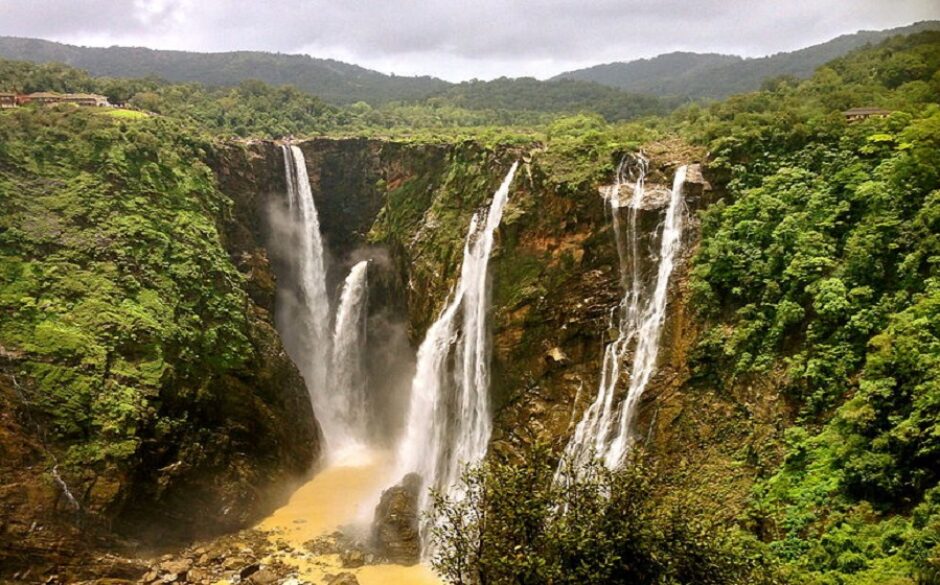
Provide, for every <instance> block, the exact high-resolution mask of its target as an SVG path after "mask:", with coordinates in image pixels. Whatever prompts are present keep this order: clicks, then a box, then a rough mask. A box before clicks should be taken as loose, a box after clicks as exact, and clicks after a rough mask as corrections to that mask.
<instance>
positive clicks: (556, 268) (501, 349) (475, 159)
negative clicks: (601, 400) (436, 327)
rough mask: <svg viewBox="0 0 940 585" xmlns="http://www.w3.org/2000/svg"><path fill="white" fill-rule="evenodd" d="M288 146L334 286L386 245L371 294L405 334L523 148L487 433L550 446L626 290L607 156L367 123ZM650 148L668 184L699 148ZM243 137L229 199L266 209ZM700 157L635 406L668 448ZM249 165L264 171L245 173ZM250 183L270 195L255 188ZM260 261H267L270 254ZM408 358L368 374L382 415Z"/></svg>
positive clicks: (257, 157) (454, 267) (267, 152)
mask: <svg viewBox="0 0 940 585" xmlns="http://www.w3.org/2000/svg"><path fill="white" fill-rule="evenodd" d="M300 146H301V148H302V150H303V151H304V153H305V156H306V159H307V167H308V171H309V174H310V180H311V185H312V188H313V194H314V198H315V200H316V204H317V209H318V212H319V216H320V223H321V230H322V232H323V234H324V239H325V241H326V246H327V248H328V251H329V255H330V270H329V280H330V283H331V286H330V288H331V289H332V288H335V286H337V285H338V283H339V282H340V281H341V280H342V278H343V276H344V275H345V273H346V271H347V269H348V268H349V266H350V265H351V264H352V263H353V262H355V261H357V260H358V259H360V258H361V257H362V256H363V254H366V255H373V256H378V257H381V258H383V261H382V262H380V263H379V265H378V266H377V269H376V270H375V271H373V272H370V281H371V282H370V287H372V288H373V289H372V291H371V293H370V294H373V295H374V297H373V299H372V301H373V302H371V305H372V307H371V310H372V311H373V312H374V313H384V314H385V315H386V316H390V317H391V318H392V319H393V320H400V321H404V322H405V323H406V324H407V327H408V337H409V338H410V342H411V346H412V348H414V347H416V346H417V345H418V344H419V343H420V341H421V339H422V338H423V336H424V332H425V330H426V329H427V327H428V326H429V325H430V324H431V323H432V322H433V321H434V319H435V318H436V316H437V314H438V312H439V311H440V309H441V307H442V306H443V304H444V302H445V300H446V298H447V294H448V292H449V290H450V288H451V287H452V286H453V284H454V282H455V281H456V279H457V276H458V274H457V271H458V270H459V266H460V260H461V253H462V248H463V243H464V238H465V236H466V230H467V226H468V224H469V222H470V217H471V215H472V214H473V213H474V212H475V211H477V210H478V209H480V208H481V207H483V206H485V205H486V204H487V203H488V201H489V198H490V196H491V195H492V192H493V191H494V190H495V188H496V186H497V185H498V184H499V182H500V181H501V179H502V177H503V174H504V173H505V172H506V171H507V170H508V167H509V166H510V164H511V163H512V162H513V161H514V160H521V161H522V163H523V165H522V167H521V168H520V171H519V173H518V174H517V177H516V180H515V182H514V184H513V186H512V189H511V192H510V199H509V203H508V204H507V207H506V210H505V214H504V219H503V222H502V225H501V227H500V228H499V232H498V245H497V249H496V250H495V252H494V255H493V259H492V262H491V271H492V278H491V281H492V295H493V309H492V324H493V377H492V394H493V396H492V400H493V405H494V410H495V413H494V414H495V419H496V424H495V434H494V443H493V445H494V448H495V449H497V450H500V451H502V452H512V451H517V450H519V449H522V448H524V447H525V445H527V444H530V443H532V442H534V441H536V440H539V441H547V442H550V443H553V444H555V445H556V446H558V447H559V448H560V447H562V446H563V445H564V443H565V441H566V440H567V437H568V435H569V434H570V431H571V429H572V426H573V424H574V423H575V422H576V421H577V420H578V418H579V417H580V415H581V412H582V411H583V409H584V408H585V407H586V405H587V404H589V403H590V401H591V400H592V399H593V396H594V392H595V391H596V388H597V385H598V382H599V375H600V364H601V360H602V354H603V347H604V343H605V340H606V337H607V335H608V331H607V329H608V319H609V315H610V311H611V309H612V308H614V307H615V306H616V305H617V304H618V303H619V301H620V298H621V296H622V292H621V288H620V283H619V264H618V256H617V252H616V248H615V245H614V237H613V234H612V231H611V227H610V219H609V213H610V212H609V210H608V209H607V206H606V204H605V202H604V199H603V198H602V197H601V196H600V194H599V192H598V187H599V186H600V185H602V184H604V183H605V182H609V180H610V177H611V175H612V173H613V170H614V167H615V166H616V162H617V161H616V160H610V161H607V160H605V161H594V163H593V165H594V166H595V167H596V169H595V170H594V171H593V173H588V174H587V178H585V179H584V180H582V181H580V182H578V183H572V182H571V181H569V180H567V179H566V178H563V177H560V175H561V174H560V173H559V172H558V169H557V168H556V167H557V166H558V165H559V164H560V163H559V161H558V159H557V157H555V156H553V153H550V152H546V151H543V150H541V149H539V148H502V149H489V148H484V147H482V146H480V145H479V144H476V143H469V142H468V143H462V144H453V145H437V144H413V143H396V142H388V141H379V140H366V139H348V140H332V139H317V140H310V141H306V142H303V143H301V144H300ZM646 151H647V154H649V156H650V157H651V170H650V176H649V179H648V182H649V188H650V190H655V189H660V190H665V189H668V188H669V187H670V186H671V181H672V174H673V173H674V172H675V169H676V168H677V167H678V166H679V165H680V164H689V163H691V164H695V163H700V162H702V157H703V155H702V153H700V152H696V151H694V150H690V149H688V148H687V147H685V146H683V145H681V144H672V143H671V144H651V145H647V147H646ZM245 152H250V153H252V154H251V157H253V160H254V161H255V164H254V165H253V166H252V168H253V170H252V171H251V173H253V175H254V176H253V178H251V179H247V180H246V177H245V176H244V174H240V171H237V170H233V171H225V172H224V173H222V174H221V177H222V181H223V185H224V184H225V183H226V182H231V183H232V184H233V188H237V187H235V186H237V185H252V187H251V189H248V190H245V191H246V197H248V198H238V197H236V198H235V200H236V207H239V206H240V205H244V206H246V208H245V210H244V211H243V212H241V213H239V214H238V215H246V214H247V210H248V208H253V209H255V211H256V212H257V213H258V214H259V217H261V218H264V217H265V216H266V215H265V213H266V212H265V209H266V208H268V207H270V205H271V204H272V201H276V200H277V198H278V197H281V196H282V195H281V193H282V192H283V187H282V186H281V185H282V179H281V178H280V176H281V174H282V170H280V169H282V166H280V165H281V163H279V161H278V156H279V154H278V147H277V145H275V144H273V143H268V142H258V143H254V144H252V145H249V146H247V147H245ZM700 168H701V167H700V166H697V167H695V172H693V173H691V175H690V182H689V183H688V184H687V186H686V193H687V204H688V207H689V209H690V221H689V227H688V229H687V230H686V232H685V244H684V247H683V255H682V257H681V258H680V259H679V260H680V261H679V265H678V267H677V269H676V271H675V273H674V274H673V278H672V284H671V286H670V291H671V293H670V301H669V310H668V312H667V315H668V319H667V323H666V325H665V331H664V339H663V343H662V345H663V349H662V352H661V355H660V360H659V363H660V367H659V368H658V370H657V374H656V377H655V379H654V380H653V381H652V383H651V384H650V389H649V391H648V392H647V394H646V400H645V401H644V404H643V408H642V412H641V419H640V424H641V426H642V427H643V429H644V430H643V432H644V433H650V434H651V436H655V437H656V438H657V441H658V442H659V443H660V444H661V445H662V446H663V449H664V450H665V451H669V450H671V449H673V443H675V442H676V441H678V442H680V443H683V444H685V441H686V439H687V437H686V438H682V439H681V440H680V439H679V433H680V431H679V430H678V429H676V428H673V427H670V425H668V424H665V425H664V424H663V422H662V421H663V417H665V416H667V415H666V414H660V413H673V414H672V416H673V419H674V417H675V416H679V415H678V414H677V413H678V412H683V409H684V407H685V400H686V397H685V395H684V394H683V393H682V392H680V391H679V389H680V388H683V387H685V385H686V384H687V382H688V378H689V375H688V372H687V371H686V370H687V367H686V363H687V361H688V357H689V356H688V351H689V347H691V345H692V342H693V340H694V338H695V335H696V330H695V325H694V315H692V314H691V312H690V310H689V308H688V307H687V305H686V297H687V294H686V291H685V287H684V282H685V269H686V264H687V263H686V260H687V258H688V256H689V255H690V254H691V253H692V251H693V249H694V245H695V242H696V239H697V222H696V219H695V211H696V210H697V209H699V208H701V207H702V206H703V205H705V204H706V203H707V202H708V201H709V198H710V197H711V196H712V195H711V192H710V191H706V188H707V181H705V179H704V178H703V177H701V172H700ZM272 169H273V173H274V174H273V175H271V173H272ZM226 173H230V174H228V175H227V174H226ZM226 177H230V178H229V179H227V178H226ZM259 181H260V182H261V183H265V182H268V184H267V186H266V187H260V188H258V187H255V185H258V184H259ZM227 191H231V189H229V190H227ZM251 193H254V194H257V193H266V194H267V195H264V196H263V197H261V198H260V199H259V198H258V197H257V195H255V196H254V197H255V198H254V199H251ZM242 199H244V201H243V202H241V203H240V201H242ZM662 213H663V210H662V209H659V208H655V206H654V208H651V209H649V210H647V211H644V212H643V213H642V214H641V218H640V221H641V224H642V228H643V229H646V230H648V231H649V232H653V231H655V229H656V226H657V225H658V224H659V223H660V222H661V221H662ZM265 230H266V228H265V227H264V225H262V224H256V225H254V226H251V227H250V229H249V230H248V231H252V232H253V234H254V235H253V236H252V242H253V244H252V246H254V248H253V249H254V250H255V252H253V253H249V254H244V253H243V256H244V257H246V258H258V257H262V256H264V254H265V252H264V250H263V249H262V247H263V245H264V244H263V242H265V241H268V238H269V236H267V235H265V233H264V232H265ZM275 256H276V254H275ZM267 262H268V261H267V260H265V261H264V262H262V264H263V263H267ZM272 263H273V264H274V265H275V266H276V264H277V260H276V258H275V259H274V260H273V262H272ZM372 275H374V277H373V276H372ZM373 278H374V280H373ZM267 290H268V292H267V293H266V294H265V295H264V298H266V299H270V298H273V296H272V295H273V289H267ZM371 334H372V335H373V336H374V338H375V339H374V341H375V342H376V343H383V342H384V340H383V334H377V333H376V332H372V333H371ZM412 350H413V349H412ZM388 365H389V364H383V365H382V367H374V368H373V374H379V376H375V375H373V377H372V378H373V380H383V379H384V378H383V377H382V374H383V373H384V372H386V371H387V369H386V368H385V366H388ZM409 373H410V372H400V375H399V376H398V379H396V380H395V382H394V384H392V383H385V382H378V383H379V384H384V387H383V388H382V389H381V390H379V391H376V392H375V395H376V396H381V397H383V398H384V399H385V400H386V406H387V408H388V409H390V410H391V411H392V412H393V413H394V415H393V416H391V418H394V417H395V416H397V415H400V414H401V413H400V408H401V402H402V401H403V400H402V399H403V398H404V393H405V392H407V390H408V389H407V386H408V383H409V382H410V378H409V375H408V374H409ZM396 409H397V410H396ZM666 420H670V419H669V418H668V417H667V418H666ZM385 430H386V431H392V432H393V431H394V429H385ZM685 432H687V430H682V431H681V433H685ZM682 449H683V448H682V447H676V450H677V451H682Z"/></svg>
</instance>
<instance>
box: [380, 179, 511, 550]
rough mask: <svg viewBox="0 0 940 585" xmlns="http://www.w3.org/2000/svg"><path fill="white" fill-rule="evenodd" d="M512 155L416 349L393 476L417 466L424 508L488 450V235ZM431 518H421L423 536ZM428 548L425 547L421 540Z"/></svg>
mask: <svg viewBox="0 0 940 585" xmlns="http://www.w3.org/2000/svg"><path fill="white" fill-rule="evenodd" d="M517 168H518V163H514V164H513V165H512V167H511V168H510V169H509V173H508V174H507V175H506V177H505V179H503V182H502V184H501V185H500V187H499V189H498V190H497V191H496V193H495V194H494V195H493V201H492V203H491V204H490V207H489V211H488V213H487V215H486V218H485V223H483V224H482V225H480V222H481V220H482V219H483V218H482V216H481V215H482V214H480V213H477V214H475V215H474V216H473V219H472V220H471V221H470V228H469V231H468V233H467V239H466V241H465V243H464V251H463V264H462V266H461V269H460V279H459V281H458V282H457V286H456V288H455V290H454V292H453V294H452V298H451V299H450V302H449V303H448V304H447V306H446V307H445V308H444V310H443V311H442V312H441V314H440V316H439V317H438V319H437V321H436V322H435V323H434V324H433V325H432V326H431V327H430V329H428V332H427V334H426V336H425V338H424V341H423V342H422V343H421V347H420V348H419V350H418V363H417V370H416V373H415V377H414V380H413V382H412V387H411V399H410V404H409V410H408V418H407V423H406V425H405V436H404V437H403V440H402V442H401V444H400V446H399V451H398V474H397V476H398V477H401V476H402V475H404V474H406V473H417V474H418V475H419V476H420V477H421V480H422V482H423V486H424V489H422V490H421V495H420V497H419V502H418V505H419V508H420V509H422V510H424V509H426V508H427V505H428V501H429V495H428V488H435V489H437V490H439V491H441V492H443V493H449V492H450V493H451V494H452V495H453V487H454V485H455V484H456V483H457V480H458V479H459V474H460V468H461V466H462V465H464V464H467V463H474V462H476V461H479V460H480V459H482V458H483V456H484V455H485V454H486V448H487V443H488V442H489V438H490V432H491V425H492V421H491V420H490V412H489V396H488V394H489V379H490V372H489V361H490V360H489V357H490V355H489V354H490V347H489V342H488V339H487V311H488V309H489V287H488V272H487V269H488V267H489V259H490V253H491V252H492V250H493V236H494V232H495V230H496V228H497V227H498V226H499V223H500V220H501V219H502V215H503V207H504V206H505V205H506V201H507V200H508V198H509V187H510V185H511V183H512V180H513V177H514V176H515V174H516V169H517ZM428 528H429V526H428V525H427V523H426V522H422V526H421V540H422V543H423V544H426V542H427V537H428V532H429V530H428ZM423 548H424V550H425V554H427V550H426V549H427V547H426V546H425V547H423Z"/></svg>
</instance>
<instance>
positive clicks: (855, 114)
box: [842, 108, 891, 122]
mask: <svg viewBox="0 0 940 585" xmlns="http://www.w3.org/2000/svg"><path fill="white" fill-rule="evenodd" d="M890 113H891V110H885V109H882V108H852V109H850V110H846V111H844V112H842V115H843V116H845V119H846V120H848V121H849V122H858V121H859V120H867V119H868V118H884V117H886V116H887V115H888V114H890Z"/></svg>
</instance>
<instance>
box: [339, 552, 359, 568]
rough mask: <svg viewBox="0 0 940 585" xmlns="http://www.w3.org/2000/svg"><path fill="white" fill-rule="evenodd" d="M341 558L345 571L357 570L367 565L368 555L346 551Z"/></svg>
mask: <svg viewBox="0 0 940 585" xmlns="http://www.w3.org/2000/svg"><path fill="white" fill-rule="evenodd" d="M339 558H340V561H342V563H343V568H344V569H357V568H359V567H361V566H362V565H364V564H366V555H365V554H364V553H363V552H362V551H361V550H355V549H354V550H345V551H343V552H342V553H340V555H339Z"/></svg>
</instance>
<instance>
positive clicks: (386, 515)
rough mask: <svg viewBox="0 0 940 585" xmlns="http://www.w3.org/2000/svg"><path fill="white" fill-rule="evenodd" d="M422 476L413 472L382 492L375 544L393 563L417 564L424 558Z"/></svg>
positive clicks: (377, 512) (374, 524)
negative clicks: (420, 508) (420, 522)
mask: <svg viewBox="0 0 940 585" xmlns="http://www.w3.org/2000/svg"><path fill="white" fill-rule="evenodd" d="M420 489H421V478H420V477H419V476H418V475H417V474H414V473H409V474H408V475H406V476H405V477H404V479H402V482H401V483H400V484H399V485H396V486H394V487H391V488H389V489H387V490H385V491H384V492H382V499H381V500H380V501H379V505H378V506H377V507H376V508H375V520H374V521H373V525H372V531H373V533H372V537H373V545H374V546H375V548H376V550H377V551H378V553H379V555H380V556H382V557H384V558H386V559H388V560H389V561H391V562H393V563H399V564H402V565H413V564H415V563H417V562H418V561H419V560H420V556H421V540H420V538H419V535H418V492H419V491H420Z"/></svg>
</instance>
